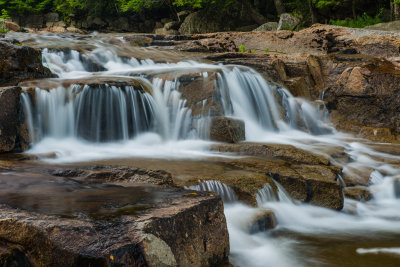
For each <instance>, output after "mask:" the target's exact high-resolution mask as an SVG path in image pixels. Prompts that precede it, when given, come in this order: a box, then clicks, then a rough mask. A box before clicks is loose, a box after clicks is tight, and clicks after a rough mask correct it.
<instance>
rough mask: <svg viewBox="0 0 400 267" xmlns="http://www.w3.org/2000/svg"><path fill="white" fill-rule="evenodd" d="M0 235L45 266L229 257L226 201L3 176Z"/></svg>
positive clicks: (197, 262) (182, 262) (206, 261)
mask: <svg viewBox="0 0 400 267" xmlns="http://www.w3.org/2000/svg"><path fill="white" fill-rule="evenodd" d="M0 180H1V181H0V184H1V185H2V186H1V188H0V191H1V197H0V203H2V204H0V239H1V240H4V241H6V242H8V243H11V244H15V245H18V246H21V247H22V248H23V249H22V250H21V251H26V255H27V257H28V258H29V261H30V262H31V264H33V265H39V266H82V265H83V266H89V265H91V266H110V265H112V266H212V265H215V264H219V263H223V262H224V261H226V260H227V257H228V254H229V237H228V231H227V227H226V221H225V216H224V213H223V203H222V201H221V198H220V197H219V196H217V195H215V194H213V193H200V192H199V193H195V192H193V191H186V190H182V189H176V188H169V189H165V188H164V189H163V188H156V187H122V186H116V185H110V184H104V183H96V182H87V183H85V182H81V181H75V180H72V179H68V178H64V177H55V176H49V175H43V174H37V173H36V174H35V173H27V172H22V173H21V172H17V173H12V172H11V173H10V172H5V171H4V172H2V173H0Z"/></svg>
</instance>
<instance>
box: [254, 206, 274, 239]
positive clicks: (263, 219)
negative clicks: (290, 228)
mask: <svg viewBox="0 0 400 267" xmlns="http://www.w3.org/2000/svg"><path fill="white" fill-rule="evenodd" d="M276 225H277V221H276V217H275V214H274V212H273V211H272V210H263V211H261V212H259V213H257V214H256V215H255V216H254V217H253V218H252V219H251V220H250V226H249V232H250V234H255V233H259V232H265V231H268V230H271V229H273V228H275V227H276Z"/></svg>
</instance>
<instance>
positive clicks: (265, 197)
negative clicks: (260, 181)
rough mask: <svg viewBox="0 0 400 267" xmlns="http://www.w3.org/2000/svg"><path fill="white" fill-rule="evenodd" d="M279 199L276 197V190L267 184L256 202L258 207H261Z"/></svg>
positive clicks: (259, 193)
mask: <svg viewBox="0 0 400 267" xmlns="http://www.w3.org/2000/svg"><path fill="white" fill-rule="evenodd" d="M277 200H278V199H277V197H276V196H275V192H274V189H273V188H272V186H271V185H270V184H268V183H267V184H265V185H264V187H263V188H261V189H260V190H258V193H257V196H256V201H257V205H258V206H259V207H261V206H262V205H263V203H265V202H272V201H277Z"/></svg>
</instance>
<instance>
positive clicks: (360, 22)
mask: <svg viewBox="0 0 400 267" xmlns="http://www.w3.org/2000/svg"><path fill="white" fill-rule="evenodd" d="M381 14H382V11H381V12H380V13H379V14H378V15H376V16H375V17H371V16H369V15H368V14H367V13H364V14H363V15H362V16H357V19H355V20H353V19H346V20H331V21H330V23H331V24H333V25H337V26H343V27H350V28H364V27H366V26H369V25H374V24H377V23H381V22H383V21H382V19H381Z"/></svg>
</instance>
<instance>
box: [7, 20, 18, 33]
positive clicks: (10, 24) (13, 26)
mask: <svg viewBox="0 0 400 267" xmlns="http://www.w3.org/2000/svg"><path fill="white" fill-rule="evenodd" d="M5 23H6V28H7V29H8V30H10V31H14V32H18V31H20V29H21V26H19V25H18V24H17V23H15V22H11V21H6V22H5Z"/></svg>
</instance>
